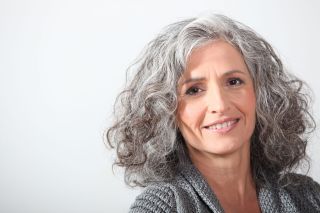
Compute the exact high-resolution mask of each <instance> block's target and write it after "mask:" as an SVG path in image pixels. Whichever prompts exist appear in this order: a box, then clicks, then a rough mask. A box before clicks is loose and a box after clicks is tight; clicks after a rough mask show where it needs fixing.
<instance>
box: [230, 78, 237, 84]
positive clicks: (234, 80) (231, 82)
mask: <svg viewBox="0 0 320 213" xmlns="http://www.w3.org/2000/svg"><path fill="white" fill-rule="evenodd" d="M236 84H238V80H237V79H233V80H231V81H230V85H236Z"/></svg>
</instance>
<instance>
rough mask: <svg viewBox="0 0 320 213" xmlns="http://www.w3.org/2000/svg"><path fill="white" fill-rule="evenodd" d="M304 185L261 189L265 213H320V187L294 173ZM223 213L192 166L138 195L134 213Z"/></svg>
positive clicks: (272, 185)
mask: <svg viewBox="0 0 320 213" xmlns="http://www.w3.org/2000/svg"><path fill="white" fill-rule="evenodd" d="M290 176H292V179H296V180H299V182H300V184H289V185H287V186H284V187H278V186H277V184H276V183H272V182H271V183H268V184H265V185H263V186H260V187H258V188H257V195H258V201H259V206H260V210H261V212H262V213H282V212H290V213H294V212H301V213H310V212H312V213H315V212H320V185H319V184H318V183H316V182H315V181H313V180H312V179H311V178H310V177H307V176H304V175H298V174H290ZM169 212H170V213H171V212H176V213H193V212H198V213H207V212H214V213H223V212H224V211H223V208H222V206H221V205H220V203H219V201H218V199H217V197H216V196H215V194H214V193H213V192H212V190H211V188H210V187H209V185H208V183H207V182H206V181H205V180H204V178H203V177H202V176H201V174H200V172H199V171H198V170H197V169H196V168H195V167H194V166H192V165H189V166H186V167H185V168H183V169H182V170H181V171H180V172H179V174H178V175H177V176H176V178H175V179H174V180H172V181H170V182H160V183H156V184H152V185H150V186H148V187H146V189H145V190H144V191H143V192H142V194H140V195H139V196H137V198H136V200H135V202H134V203H133V204H132V205H131V207H130V213H169Z"/></svg>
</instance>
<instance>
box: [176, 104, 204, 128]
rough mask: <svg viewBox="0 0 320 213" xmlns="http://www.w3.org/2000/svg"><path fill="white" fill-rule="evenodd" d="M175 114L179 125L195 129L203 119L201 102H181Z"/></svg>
mask: <svg viewBox="0 0 320 213" xmlns="http://www.w3.org/2000/svg"><path fill="white" fill-rule="evenodd" d="M201 106H202V107H201ZM177 114H178V123H179V125H187V126H188V127H196V126H198V125H199V124H200V123H201V120H202V118H203V104H201V101H191V100H189V101H181V103H179V107H178V113H177Z"/></svg>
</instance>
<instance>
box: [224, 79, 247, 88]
mask: <svg viewBox="0 0 320 213" xmlns="http://www.w3.org/2000/svg"><path fill="white" fill-rule="evenodd" d="M231 81H237V82H234V83H235V84H230V82H231ZM243 83H244V82H243V80H241V79H240V78H231V79H228V81H227V85H228V86H231V87H237V86H240V85H241V84H243Z"/></svg>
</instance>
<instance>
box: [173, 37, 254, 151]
mask: <svg viewBox="0 0 320 213" xmlns="http://www.w3.org/2000/svg"><path fill="white" fill-rule="evenodd" d="M178 93H179V94H178V96H179V102H178V111H177V122H178V126H179V129H180V131H181V133H182V136H183V137H184V139H185V141H186V144H187V147H188V150H189V154H190V155H191V156H195V155H202V154H215V155H226V154H231V153H234V152H237V151H240V150H246V151H248V150H249V147H250V143H249V141H250V137H251V135H252V133H253V131H254V127H255V110H256V99H255V92H254V88H253V82H252V79H251V76H250V74H249V71H248V69H247V66H246V64H245V62H244V59H243V57H242V55H241V54H240V53H239V52H238V50H237V49H235V48H234V47H233V46H232V45H230V44H229V43H227V42H225V41H223V40H217V41H213V42H211V43H209V44H207V45H205V46H203V47H200V48H198V49H196V50H194V51H193V53H192V54H191V56H190V58H189V60H188V63H187V68H186V70H185V72H184V74H183V75H182V77H181V78H180V79H179V83H178Z"/></svg>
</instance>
